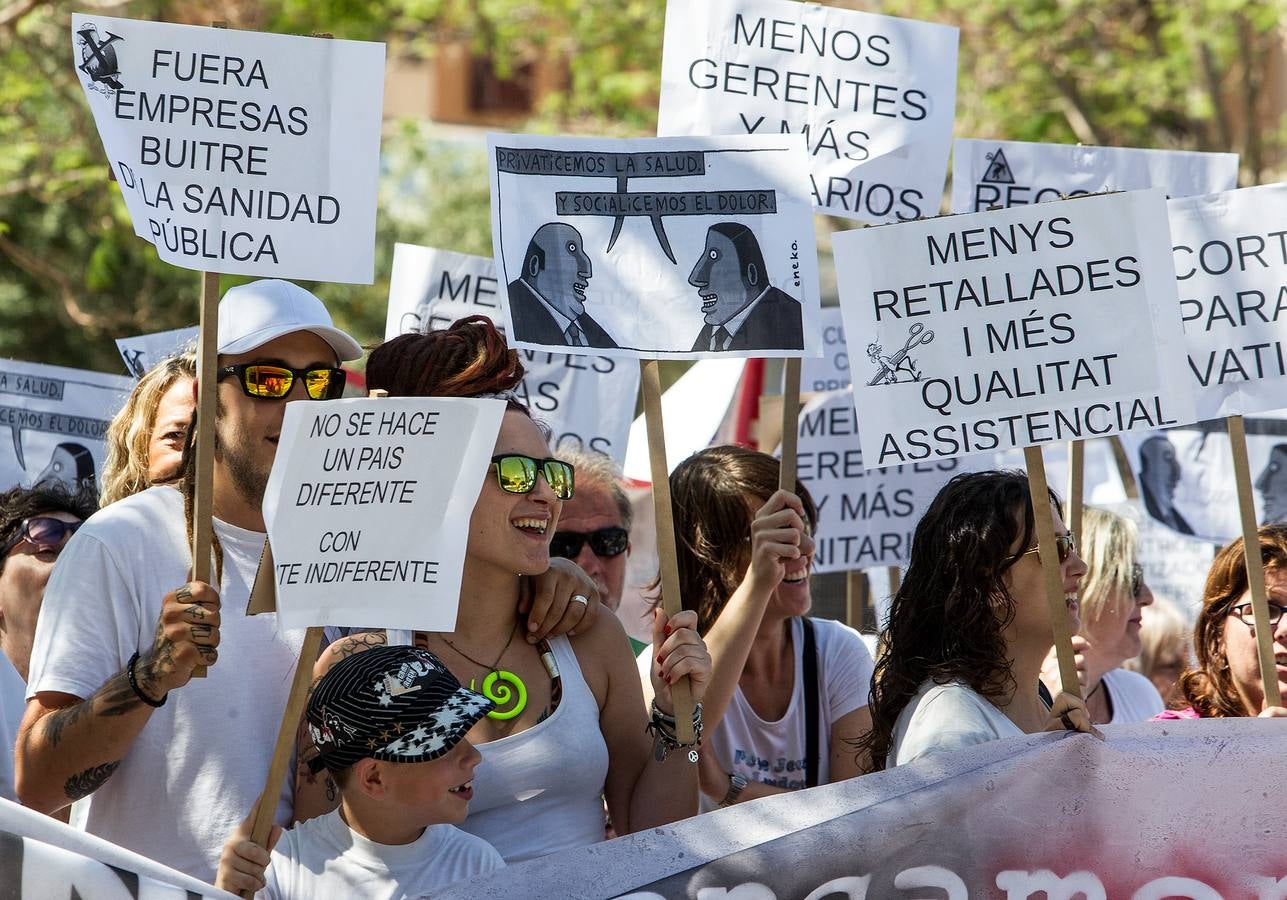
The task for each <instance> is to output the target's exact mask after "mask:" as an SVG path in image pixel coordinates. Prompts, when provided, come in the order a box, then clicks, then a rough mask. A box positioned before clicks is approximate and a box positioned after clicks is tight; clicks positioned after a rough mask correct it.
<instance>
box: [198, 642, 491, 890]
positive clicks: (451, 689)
mask: <svg viewBox="0 0 1287 900" xmlns="http://www.w3.org/2000/svg"><path fill="white" fill-rule="evenodd" d="M492 706H493V704H492V702H491V701H490V700H488V699H486V698H485V697H482V696H480V695H479V694H475V693H474V692H473V691H469V690H466V689H465V688H463V687H461V686H460V682H458V681H457V680H456V679H455V677H454V676H453V675H452V674H451V673H450V672H449V671H447V668H446V667H445V666H444V665H443V664H442V663H441V662H439V661H438V658H437V657H435V656H434V655H433V654H432V653H430V652H428V651H427V650H421V649H419V648H416V647H376V648H374V649H371V650H368V651H367V652H365V653H358V654H355V655H353V656H350V657H348V658H347V659H344V660H342V661H341V662H340V663H338V664H337V665H336V666H335V667H334V668H332V669H331V670H330V671H328V672H327V673H326V674H325V675H324V676H323V677H322V679H321V680H320V681H319V682H318V683H317V685H316V686H315V687H314V688H313V693H312V695H311V696H310V697H309V700H308V709H307V711H306V712H305V718H306V719H307V721H308V730H309V733H310V734H311V735H312V738H313V742H314V743H315V744H316V746H317V750H318V756H317V758H316V759H315V760H313V761H312V762H311V763H310V765H312V766H313V767H314V768H315V769H317V770H320V769H321V768H323V767H325V768H326V769H328V770H329V771H330V773H331V776H332V777H333V778H334V779H335V782H336V784H337V785H339V789H340V807H339V809H337V810H335V811H334V812H330V813H327V814H326V815H324V816H319V817H318V818H316V819H312V820H310V821H307V822H303V823H301V824H299V825H297V826H296V827H295V828H293V829H291V830H290V831H287V832H285V833H284V834H283V833H282V832H281V829H280V828H274V829H273V835H272V837H271V838H270V839H269V842H268V844H269V846H268V847H267V848H264V847H260V846H258V845H256V844H254V843H251V841H250V822H249V818H248V819H247V821H246V822H243V823H242V825H241V827H240V828H238V829H237V830H236V831H235V832H234V833H233V834H232V836H231V837H229V839H228V841H227V843H225V844H224V848H223V855H222V857H221V858H220V860H219V874H218V876H217V878H216V880H215V884H216V885H217V886H218V887H221V888H224V889H225V890H229V891H233V892H237V891H242V890H247V889H250V890H254V891H258V893H257V894H256V896H257V897H259V898H267V900H305V898H315V897H359V896H360V897H364V898H375V900H382V898H394V897H404V896H410V897H419V896H424V895H427V894H429V893H431V892H433V891H437V890H441V889H442V888H443V887H445V886H446V885H448V884H451V883H452V882H455V881H460V880H462V879H465V878H471V877H473V876H475V875H480V874H482V873H485V872H490V871H492V870H494V869H498V868H501V867H503V866H504V865H505V863H504V862H502V860H501V857H500V854H498V853H497V852H496V850H495V849H494V848H493V847H492V846H491V844H488V843H487V842H486V841H484V840H482V839H481V838H477V837H474V836H473V835H471V834H467V833H465V832H463V831H461V830H460V829H458V828H456V827H455V825H454V824H452V823H456V822H461V821H463V820H464V818H465V815H466V813H467V812H468V811H469V799H470V797H471V796H472V793H473V790H472V788H473V775H474V768H475V767H476V766H477V765H478V762H479V760H480V759H481V758H482V757H481V756H480V755H479V753H478V751H477V750H475V749H474V746H473V744H471V743H470V742H469V741H468V740H466V739H465V734H466V733H467V732H468V731H469V729H470V728H472V727H473V725H474V723H475V722H477V721H478V720H479V719H480V718H482V717H483V716H484V715H486V714H487V711H488V710H490V709H491V708H492ZM279 837H280V838H281V842H280V844H278V838H279ZM275 844H277V846H276V849H274V845H275ZM269 851H271V857H270V854H269ZM265 869H266V871H265Z"/></svg>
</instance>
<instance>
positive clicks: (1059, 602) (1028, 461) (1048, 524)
mask: <svg viewBox="0 0 1287 900" xmlns="http://www.w3.org/2000/svg"><path fill="white" fill-rule="evenodd" d="M1023 460H1024V464H1025V465H1026V466H1027V468H1028V493H1029V496H1030V498H1031V501H1032V517H1033V520H1034V521H1035V523H1036V526H1037V555H1038V557H1039V558H1040V560H1041V573H1042V575H1043V576H1044V580H1045V585H1046V604H1047V605H1048V606H1049V608H1050V627H1051V629H1052V631H1053V632H1054V639H1055V654H1056V655H1057V656H1058V657H1059V685H1060V689H1061V690H1063V691H1065V692H1066V693H1069V694H1072V695H1074V696H1076V697H1081V683H1080V682H1079V681H1078V680H1077V663H1076V660H1075V659H1074V658H1073V657H1074V655H1075V654H1074V652H1073V645H1072V632H1071V631H1069V630H1068V604H1067V603H1066V602H1065V601H1064V583H1063V581H1064V580H1063V574H1062V572H1061V571H1060V567H1059V549H1058V548H1057V547H1056V546H1055V513H1054V508H1053V507H1052V506H1051V505H1050V487H1049V485H1048V484H1047V482H1046V464H1045V461H1044V460H1043V459H1042V458H1041V447H1040V445H1037V446H1032V447H1024V448H1023Z"/></svg>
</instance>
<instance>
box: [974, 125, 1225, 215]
mask: <svg viewBox="0 0 1287 900" xmlns="http://www.w3.org/2000/svg"><path fill="white" fill-rule="evenodd" d="M1237 185H1238V154H1236V153H1196V152H1192V151H1187V150H1140V149H1136V148H1132V147H1083V146H1080V145H1073V144H1037V143H1028V142H1025V141H980V140H972V139H967V138H959V139H957V141H956V145H955V149H954V151H953V155H952V212H982V211H983V210H985V209H991V208H992V207H994V206H1017V205H1021V204H1027V203H1042V202H1044V201H1047V200H1058V199H1059V198H1060V197H1064V196H1066V197H1077V196H1081V195H1083V194H1098V193H1101V192H1103V191H1138V190H1143V189H1144V188H1151V187H1159V188H1162V189H1163V190H1165V191H1166V195H1167V196H1168V197H1189V196H1192V195H1194V194H1210V193H1213V192H1215V191H1228V190H1232V189H1233V188H1235V187H1237Z"/></svg>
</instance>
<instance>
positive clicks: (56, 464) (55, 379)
mask: <svg viewBox="0 0 1287 900" xmlns="http://www.w3.org/2000/svg"><path fill="white" fill-rule="evenodd" d="M133 388H134V382H133V380H132V379H129V378H126V377H124V376H123V375H106V374H104V373H102V372H88V371H85V370H83V369H65V368H63V367H62V366H46V365H41V364H39V363H29V362H19V361H18V360H16V359H0V431H3V432H4V433H6V434H7V435H8V437H9V438H10V440H0V447H3V448H4V449H0V489H7V488H10V487H12V486H14V485H16V484H32V483H35V482H37V481H45V480H53V481H61V482H63V483H64V484H67V485H69V486H70V485H75V484H76V483H77V482H80V481H84V480H85V479H87V478H97V477H98V474H99V473H100V472H102V470H103V463H104V462H105V461H106V459H107V446H106V444H105V442H104V441H105V438H106V435H107V426H108V425H109V424H111V421H112V417H113V416H114V415H116V412H117V410H119V409H120V408H121V406H122V405H123V404H124V403H125V398H126V397H127V396H129V393H130V391H131V390H132V389H133Z"/></svg>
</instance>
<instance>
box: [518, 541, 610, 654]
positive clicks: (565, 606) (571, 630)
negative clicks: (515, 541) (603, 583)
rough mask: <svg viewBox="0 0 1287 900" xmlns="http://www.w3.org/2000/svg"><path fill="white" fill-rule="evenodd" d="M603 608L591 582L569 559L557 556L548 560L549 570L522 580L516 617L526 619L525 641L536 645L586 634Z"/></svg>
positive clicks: (597, 591)
mask: <svg viewBox="0 0 1287 900" xmlns="http://www.w3.org/2000/svg"><path fill="white" fill-rule="evenodd" d="M577 597H581V598H582V599H583V600H584V601H585V602H582V601H581V600H577V599H575V598H577ZM602 606H603V601H602V598H601V597H600V596H599V589H598V588H597V587H595V584H594V579H592V578H591V577H590V576H589V575H587V574H585V572H584V571H583V570H582V568H581V567H580V566H578V565H577V564H576V563H574V562H572V560H570V559H563V558H561V557H557V556H556V557H551V559H550V567H549V569H547V570H546V571H544V572H542V573H541V574H540V575H528V576H525V577H524V578H523V584H522V589H521V590H520V591H519V600H518V614H519V615H520V616H523V615H526V616H527V642H528V643H529V644H535V643H537V642H539V641H541V640H544V639H545V638H547V637H552V636H555V635H560V634H578V633H580V632H583V631H585V630H586V629H588V628H590V627H592V626H593V625H594V620H595V618H596V617H597V616H598V615H599V609H600V608H601V607H602Z"/></svg>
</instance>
